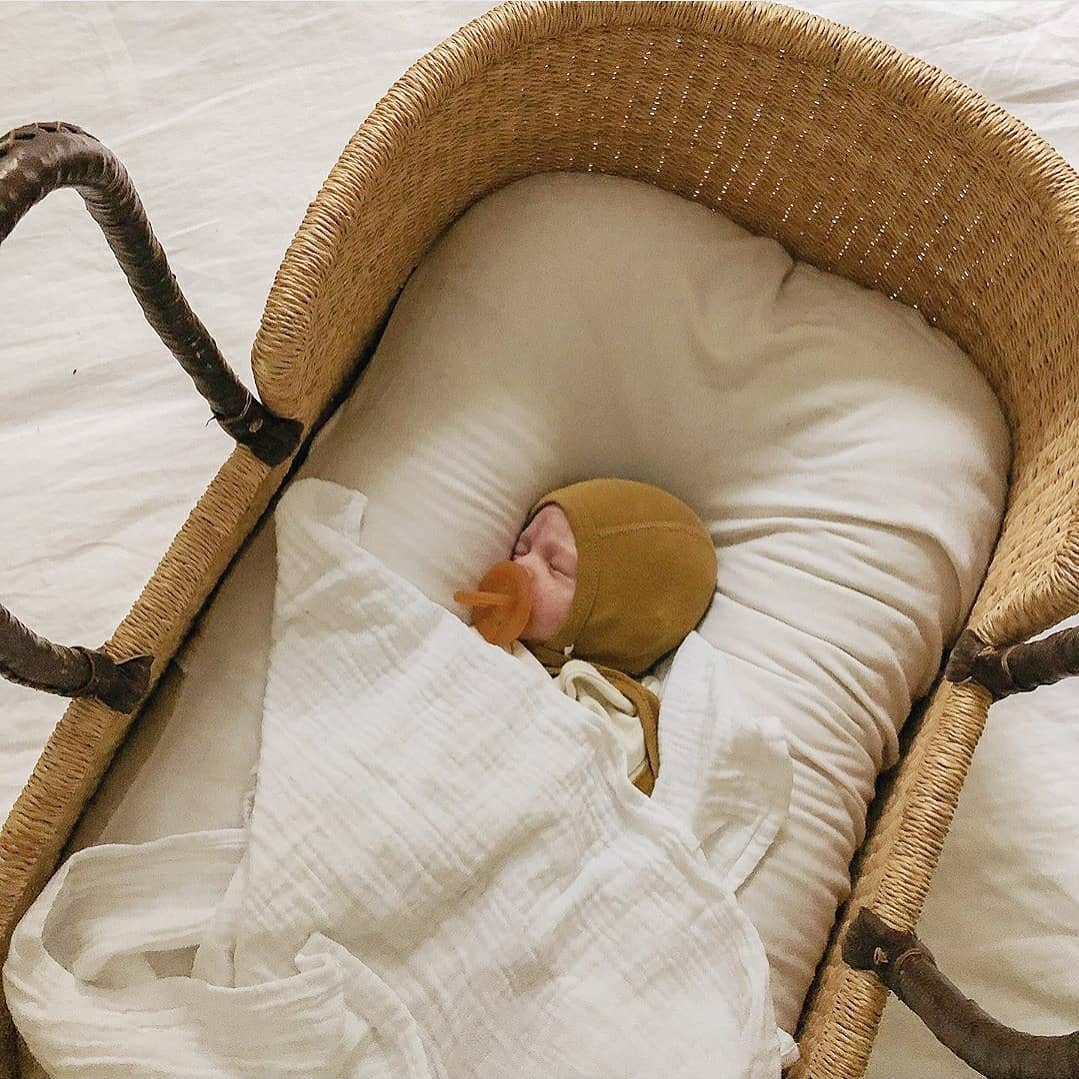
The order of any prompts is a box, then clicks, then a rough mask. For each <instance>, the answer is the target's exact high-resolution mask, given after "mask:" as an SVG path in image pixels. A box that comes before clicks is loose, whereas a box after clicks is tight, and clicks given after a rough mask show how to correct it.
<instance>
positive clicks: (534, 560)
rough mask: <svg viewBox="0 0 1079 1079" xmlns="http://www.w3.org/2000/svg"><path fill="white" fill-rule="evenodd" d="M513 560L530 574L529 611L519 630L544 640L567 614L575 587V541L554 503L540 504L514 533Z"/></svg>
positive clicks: (525, 635)
mask: <svg viewBox="0 0 1079 1079" xmlns="http://www.w3.org/2000/svg"><path fill="white" fill-rule="evenodd" d="M513 561H514V562H516V563H517V564H518V565H519V566H523V567H524V568H525V569H526V570H528V573H529V576H530V577H531V578H532V614H531V615H530V616H529V619H528V625H527V626H525V628H524V633H522V634H521V636H522V637H523V639H524V640H526V641H540V642H542V641H548V640H550V639H551V638H552V637H553V636H554V635H555V634H556V633H557V632H558V631H559V629H560V628H561V626H562V623H563V622H565V620H566V619H567V618H568V617H569V611H570V607H571V606H572V605H573V593H574V591H576V588H577V543H576V541H575V540H574V538H573V529H571V528H570V524H569V518H568V517H567V516H566V515H565V513H564V512H563V511H562V509H561V508H560V507H558V506H544V507H543V509H541V510H540V511H539V513H537V514H536V516H535V517H533V518H532V520H531V521H530V522H529V524H528V527H527V528H526V529H525V530H524V531H523V532H522V533H521V534H520V536H518V537H517V543H516V545H515V546H514V548H513Z"/></svg>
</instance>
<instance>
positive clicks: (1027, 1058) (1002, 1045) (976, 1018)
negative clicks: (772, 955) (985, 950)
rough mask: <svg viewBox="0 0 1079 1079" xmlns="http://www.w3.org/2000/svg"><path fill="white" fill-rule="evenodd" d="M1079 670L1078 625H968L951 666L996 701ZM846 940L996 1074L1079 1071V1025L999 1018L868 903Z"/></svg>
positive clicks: (930, 1022) (967, 1056)
mask: <svg viewBox="0 0 1079 1079" xmlns="http://www.w3.org/2000/svg"><path fill="white" fill-rule="evenodd" d="M1074 674H1079V629H1076V628H1072V629H1062V630H1058V631H1057V632H1056V633H1050V634H1049V635H1048V636H1046V637H1042V638H1039V639H1038V640H1034V641H1023V642H1020V643H1018V644H1006V645H991V644H989V643H988V642H987V641H985V640H983V639H982V638H981V637H980V636H979V635H978V634H977V633H976V632H975V631H974V630H973V629H967V630H966V631H964V633H963V634H962V635H961V636H960V638H959V640H958V641H956V643H955V647H954V648H953V649H952V653H951V656H950V657H949V658H948V664H947V666H946V667H945V670H944V676H945V678H947V679H948V681H950V682H954V683H957V684H963V683H975V684H977V685H980V686H982V687H983V688H984V689H987V690H988V691H989V693H990V694H991V695H992V697H993V700H994V701H997V700H1000V699H1002V698H1003V697H1008V696H1011V695H1012V694H1013V693H1028V692H1030V691H1031V690H1034V689H1037V688H1038V687H1039V686H1046V685H1051V684H1052V683H1054V682H1059V681H1060V680H1061V679H1062V678H1067V677H1069V676H1071V675H1074ZM842 947H843V959H844V961H845V962H846V963H847V965H848V966H850V967H853V968H854V969H855V970H864V971H868V972H870V973H872V974H875V975H876V976H877V978H878V979H879V980H880V981H881V982H882V983H883V984H884V986H885V987H886V988H888V989H890V990H891V991H892V992H893V993H894V994H895V995H896V996H897V997H898V998H899V999H900V1000H901V1001H903V1003H904V1004H906V1005H907V1007H908V1008H910V1010H911V1011H913V1012H914V1014H915V1015H917V1016H918V1018H919V1019H921V1021H922V1022H923V1023H925V1025H926V1027H928V1029H929V1031H930V1032H931V1033H932V1034H933V1036H934V1037H935V1038H936V1039H937V1040H938V1041H939V1042H940V1043H941V1044H942V1045H944V1046H946V1047H947V1048H948V1049H950V1050H951V1051H952V1052H953V1053H955V1055H956V1056H957V1057H959V1058H960V1060H963V1061H965V1062H966V1063H967V1064H969V1065H970V1067H972V1068H973V1069H974V1070H975V1071H977V1072H979V1073H980V1074H981V1075H984V1076H987V1077H988V1079H1079V1030H1076V1031H1074V1032H1073V1033H1070V1034H1059V1035H1038V1034H1027V1033H1024V1032H1023V1031H1021V1030H1016V1029H1014V1028H1013V1027H1009V1026H1006V1025H1005V1024H1004V1023H1001V1022H998V1021H997V1020H996V1019H994V1018H993V1017H992V1016H990V1015H989V1014H987V1013H986V1012H985V1011H983V1010H982V1009H981V1008H980V1007H978V1005H977V1004H975V1003H974V1001H973V1000H969V999H968V998H967V997H965V996H964V995H963V994H962V993H961V992H960V990H959V989H958V988H957V987H956V986H955V985H954V984H953V983H952V982H951V981H949V980H948V979H947V978H946V977H945V976H944V975H943V974H942V973H941V972H940V970H939V969H938V968H937V964H936V960H935V959H934V958H933V955H932V953H931V952H930V951H929V949H928V948H927V947H926V946H925V945H924V944H923V943H922V942H921V941H920V940H919V939H918V938H917V937H916V936H915V935H914V933H912V932H909V931H903V930H899V929H895V928H893V927H892V926H890V925H888V923H887V922H885V921H884V920H883V919H882V918H880V917H879V916H878V915H876V914H874V913H873V911H871V910H869V909H867V908H865V907H863V908H862V909H861V910H859V911H858V914H857V916H856V917H855V918H854V920H853V922H851V924H850V927H849V929H848V930H847V933H846V935H845V936H844V938H843V946H842Z"/></svg>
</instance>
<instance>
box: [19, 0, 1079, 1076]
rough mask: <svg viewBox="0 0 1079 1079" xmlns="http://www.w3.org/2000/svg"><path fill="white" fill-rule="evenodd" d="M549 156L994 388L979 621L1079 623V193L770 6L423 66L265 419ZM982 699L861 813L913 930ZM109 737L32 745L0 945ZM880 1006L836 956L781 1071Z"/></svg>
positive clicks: (180, 549) (375, 137)
mask: <svg viewBox="0 0 1079 1079" xmlns="http://www.w3.org/2000/svg"><path fill="white" fill-rule="evenodd" d="M566 169H573V170H580V171H596V172H604V173H613V174H618V175H622V176H629V177H633V178H636V179H639V180H642V181H644V182H648V183H652V184H655V185H657V186H660V187H663V188H666V189H669V190H671V191H674V192H676V193H678V194H681V195H683V196H684V197H686V198H689V199H694V200H697V201H700V202H702V203H704V204H705V205H707V206H710V207H713V208H715V209H717V210H720V211H722V212H723V213H725V214H727V215H728V216H730V217H732V218H733V219H734V220H736V221H737V222H739V223H740V224H742V225H744V226H746V227H748V228H750V229H753V230H755V231H758V232H762V233H766V234H768V235H770V236H773V237H775V238H776V239H778V240H780V241H781V242H782V243H783V244H784V245H785V246H786V247H787V248H788V250H790V251H791V252H792V253H793V254H794V255H796V256H797V257H799V258H802V259H806V260H808V261H810V262H812V263H815V264H816V265H818V266H820V267H822V268H824V269H827V270H831V271H834V272H837V273H841V274H843V275H845V276H847V277H849V278H852V279H853V280H855V281H857V282H859V283H861V284H865V285H869V286H871V287H874V288H876V289H878V290H880V291H882V292H884V293H886V294H888V295H891V296H893V297H896V298H898V299H900V300H902V301H903V302H905V303H908V304H911V305H914V306H916V307H918V308H919V309H921V310H922V311H923V313H924V314H925V315H926V316H927V317H928V318H929V320H930V321H931V322H933V323H935V324H937V325H938V326H940V327H941V328H942V329H944V330H945V331H946V332H947V333H948V334H950V335H951V336H952V338H953V339H954V340H956V341H957V342H958V343H959V344H960V345H961V346H962V347H963V348H964V349H965V350H966V351H967V352H968V353H970V355H971V356H972V357H973V359H974V360H975V361H976V362H977V363H978V365H979V366H980V367H981V369H982V370H983V371H984V372H985V374H986V376H987V378H988V379H989V381H990V383H991V384H992V386H993V388H994V389H995V390H996V392H997V394H998V396H999V398H1000V400H1001V403H1002V406H1003V408H1004V411H1005V414H1006V416H1007V419H1008V422H1009V425H1010V427H1011V431H1012V437H1013V451H1014V460H1013V468H1012V477H1011V479H1012V486H1011V490H1010V495H1009V505H1008V511H1007V516H1006V519H1005V522H1004V526H1003V530H1002V533H1001V536H1000V540H999V544H998V548H997V551H996V553H995V556H994V559H993V562H992V565H991V567H990V570H989V573H988V576H987V580H986V583H985V586H984V588H983V589H982V592H981V594H980V596H979V599H978V601H977V604H976V607H975V611H974V613H973V615H972V619H971V623H972V625H973V626H974V627H975V628H976V629H977V631H978V633H979V634H980V636H981V637H982V638H983V639H984V640H985V641H987V642H988V643H993V644H995V643H1003V642H1005V641H1008V640H1014V639H1019V638H1022V637H1026V636H1028V635H1031V634H1033V633H1036V632H1039V631H1040V630H1042V629H1044V628H1047V627H1048V626H1050V625H1052V624H1053V623H1054V622H1056V621H1057V620H1059V619H1060V618H1061V617H1063V616H1064V615H1066V614H1069V613H1071V612H1073V611H1074V610H1076V608H1077V607H1079V571H1077V566H1079V524H1077V522H1076V517H1075V498H1074V490H1075V486H1076V482H1077V478H1079V460H1077V459H1076V457H1075V455H1074V454H1070V453H1069V452H1068V451H1069V447H1070V446H1071V445H1074V443H1075V438H1076V434H1077V432H1076V424H1077V423H1079V419H1077V418H1076V417H1077V410H1076V408H1075V405H1076V403H1077V401H1079V363H1077V362H1076V360H1077V347H1079V341H1077V336H1079V320H1076V319H1075V318H1074V315H1073V304H1074V299H1073V298H1074V296H1075V294H1076V288H1077V285H1079V183H1077V180H1076V176H1075V174H1074V173H1073V172H1072V170H1071V169H1070V168H1068V166H1067V165H1066V164H1065V163H1064V162H1063V161H1061V159H1060V158H1059V157H1058V156H1057V155H1056V154H1055V153H1054V152H1053V151H1052V150H1051V149H1050V148H1049V147H1048V146H1047V145H1046V144H1045V143H1044V142H1042V141H1041V140H1040V139H1038V138H1037V137H1036V136H1035V135H1034V134H1033V133H1031V132H1030V131H1029V130H1028V129H1027V128H1025V127H1024V126H1023V125H1022V124H1020V123H1019V122H1017V121H1016V120H1014V119H1013V118H1011V117H1010V116H1008V115H1007V114H1006V113H1004V112H1003V111H1002V110H1000V109H998V108H996V107H995V106H993V105H991V104H990V103H988V102H986V101H985V100H984V99H983V98H981V97H980V96H978V95H977V94H975V93H973V92H972V91H970V90H969V89H967V88H965V87H963V86H962V85H961V84H959V83H957V82H955V81H954V80H953V79H951V78H949V77H948V76H946V75H943V74H942V73H940V72H938V71H936V70H935V69H933V68H931V67H929V66H928V65H926V64H924V63H922V62H920V61H917V60H913V59H911V58H909V57H906V56H904V55H903V54H901V53H899V52H897V51H896V50H894V49H892V48H890V47H888V46H886V45H883V44H881V43H879V42H876V41H873V40H871V39H869V38H866V37H863V36H861V35H859V34H855V33H853V32H850V31H847V30H844V29H842V28H840V27H838V26H835V25H834V24H831V23H828V22H826V21H824V20H821V19H817V18H815V17H812V16H809V15H805V14H803V13H800V12H796V11H792V10H789V9H786V8H781V7H777V6H772V5H759V4H744V5H733V4H731V5H727V4H724V5H715V6H713V5H711V4H681V3H622V2H615V3H583V4H563V3H543V4H535V5H531V4H517V3H513V4H507V5H505V6H503V7H500V8H498V9H496V10H494V11H492V12H490V13H489V14H487V15H486V16H484V17H483V18H481V19H479V20H478V21H477V22H475V23H472V24H471V25H469V26H468V27H466V28H465V29H463V30H462V31H460V32H459V33H457V34H456V35H454V37H453V38H451V39H450V40H449V41H447V42H446V43H445V44H443V45H442V46H440V47H439V48H437V49H435V50H434V51H432V52H431V53H429V54H428V55H427V56H426V57H424V58H423V59H422V60H421V61H420V62H419V63H418V64H416V65H415V66H414V67H413V68H412V69H411V70H410V71H409V72H408V73H407V74H406V75H405V76H404V77H403V78H402V79H401V80H400V81H399V82H398V83H397V85H396V86H394V88H393V89H392V90H391V91H390V92H389V93H388V94H387V96H386V97H385V98H384V99H383V101H382V102H381V103H380V104H379V105H378V107H377V108H376V109H375V111H374V112H373V114H372V115H371V117H370V118H369V119H368V120H367V121H366V122H365V123H364V125H363V126H362V127H361V128H360V129H359V131H358V132H357V133H356V135H355V136H354V137H353V138H352V140H351V141H350V142H349V144H348V146H347V147H346V149H345V151H344V153H343V154H342V156H341V158H340V160H339V161H338V163H337V165H336V166H335V167H334V169H333V171H332V172H331V173H330V176H329V178H328V179H327V181H326V183H325V185H324V187H323V189H322V191H321V192H320V193H319V196H318V198H317V199H316V201H315V202H314V204H313V205H312V206H311V208H310V210H309V211H308V214H307V216H306V218H305V220H304V222H303V225H302V226H301V228H300V230H299V232H298V234H297V236H296V239H295V240H294V242H293V244H292V245H291V247H290V248H289V251H288V253H287V255H286V257H285V259H284V261H283V263H282V266H281V268H280V270H279V271H278V274H277V277H276V279H275V282H274V286H273V289H272V291H271V293H270V297H269V299H268V302H267V307H266V313H265V316H264V319H263V323H262V326H261V328H260V331H259V334H258V337H257V339H256V342H255V348H254V356H253V363H254V370H255V377H256V380H257V383H258V386H259V389H260V392H261V394H262V397H263V400H264V401H265V402H266V404H267V405H268V406H269V407H270V408H271V409H273V410H274V411H276V412H278V413H279V414H282V415H289V416H296V417H299V418H300V419H302V420H304V421H305V423H308V424H309V423H310V422H311V421H312V420H314V419H315V418H316V417H317V416H318V415H319V413H320V412H321V411H322V409H323V408H324V407H325V406H326V404H327V402H328V401H329V400H330V399H331V398H332V396H333V395H334V393H335V392H336V391H337V390H338V389H339V388H340V387H341V386H342V385H343V384H344V383H345V382H346V380H347V378H348V376H349V374H350V372H351V371H352V369H353V368H354V366H355V363H356V360H357V357H358V356H359V355H360V353H361V351H362V349H363V347H364V345H365V344H366V343H367V342H368V341H369V340H370V338H371V337H372V335H373V333H374V332H375V328H376V327H377V325H378V323H379V321H380V320H381V318H382V317H383V315H384V313H385V311H386V309H387V307H388V305H389V304H390V302H391V301H392V298H393V297H394V295H395V294H396V292H397V291H398V289H399V288H400V287H401V285H402V284H403V283H404V281H405V280H406V279H407V277H408V275H409V273H410V272H411V270H412V269H413V267H414V266H415V265H416V264H417V262H418V261H419V260H420V258H421V257H422V255H423V253H424V251H425V250H426V249H427V248H428V247H429V246H430V244H431V243H432V241H433V240H434V239H435V238H436V237H437V236H438V235H439V234H440V233H441V232H442V231H443V230H444V229H445V228H446V227H447V226H448V225H449V224H450V223H451V222H452V221H453V220H454V218H455V217H456V216H458V215H459V214H460V213H461V212H463V211H464V210H465V209H467V207H468V206H469V205H471V204H472V203H473V202H474V201H476V200H477V199H478V198H480V197H482V196H483V195H484V194H486V193H488V192H490V191H493V190H495V189H497V188H499V187H501V186H503V185H505V184H507V183H509V182H511V181H513V180H514V179H518V178H520V177H523V176H527V175H529V174H532V173H536V172H543V171H550V170H566ZM897 362H901V359H897ZM242 461H244V459H243V458H242V455H241V456H240V457H237V456H234V458H233V459H232V460H231V461H230V462H229V465H227V466H226V468H225V469H224V470H223V471H222V474H221V475H220V476H219V477H218V479H217V480H215V482H214V485H213V486H212V487H211V489H210V491H209V492H208V493H207V496H206V499H204V504H202V503H200V508H199V509H196V511H195V514H194V515H193V517H192V520H191V521H189V523H188V526H187V527H186V529H185V533H183V534H181V536H180V538H179V539H178V540H177V543H176V544H175V545H174V547H173V549H172V550H171V551H170V552H169V554H168V555H167V556H166V558H165V560H164V561H163V562H162V565H161V567H160V568H159V570H158V571H157V573H156V574H155V577H154V578H153V580H152V581H151V582H150V584H149V585H148V586H147V591H146V593H144V596H143V597H142V599H140V605H139V606H137V607H136V611H135V612H133V613H132V616H131V618H130V619H129V620H128V622H125V625H124V627H122V628H121V633H122V634H123V643H124V644H125V646H126V647H128V648H129V649H138V650H146V651H151V650H152V651H154V654H155V655H156V656H157V657H158V658H159V660H164V659H166V658H167V657H168V656H169V655H171V654H172V651H173V650H174V649H175V647H176V645H177V643H178V641H179V639H180V637H181V635H182V633H183V632H184V631H185V630H186V627H187V625H188V622H189V620H190V618H191V616H192V614H193V612H194V610H195V609H197V607H198V605H199V603H200V602H201V598H200V597H202V596H204V595H205V594H206V592H207V591H208V589H209V587H210V586H211V585H212V583H213V582H214V580H216V577H217V575H218V574H219V573H220V572H221V571H222V570H223V568H224V566H225V564H226V563H227V560H228V559H229V558H230V557H231V555H232V554H233V552H234V551H235V549H236V547H237V545H238V543H239V542H240V540H241V539H242V537H243V535H244V534H245V530H246V529H248V528H250V526H251V524H252V523H253V521H254V519H255V517H256V516H257V513H258V512H259V510H260V509H261V508H262V506H263V505H264V504H265V501H266V499H267V498H268V497H269V494H270V492H271V491H272V489H273V487H274V486H275V485H276V483H277V482H279V479H280V477H279V476H274V475H269V474H266V473H265V472H261V473H260V472H258V470H255V471H252V469H253V466H252V465H251V463H250V462H249V461H247V462H246V463H245V464H241V462H242ZM942 482H947V477H946V476H942ZM226 492H227V493H226ZM241 511H246V512H241ZM177 581H180V582H182V584H177V583H175V582H177ZM119 639H120V638H119V637H118V640H119ZM987 707H988V695H987V694H986V693H985V692H984V691H982V690H979V689H977V688H973V687H969V686H961V687H953V686H943V687H942V688H940V689H939V690H938V691H937V692H936V694H935V695H934V697H933V699H932V701H931V703H930V705H929V707H928V708H927V710H926V712H925V714H924V716H922V717H921V719H920V720H919V721H918V724H917V730H916V733H915V735H914V737H913V738H912V740H911V743H910V747H909V750H908V752H907V754H906V755H905V757H904V760H903V762H902V764H901V765H900V766H899V768H898V769H897V770H896V773H895V775H894V776H893V777H891V780H890V783H889V784H888V788H887V793H886V794H885V795H883V796H882V800H881V802H880V804H879V805H878V806H877V807H876V813H875V815H874V821H873V824H872V827H871V831H870V834H869V837H868V839H867V841H866V844H865V846H864V849H863V851H862V853H861V855H860V857H859V859H858V862H857V865H856V872H855V881H854V893H853V900H852V904H851V905H852V906H854V907H857V906H860V905H865V904H868V905H872V906H873V907H874V908H875V909H876V910H878V911H879V912H880V913H881V914H883V915H884V916H885V917H887V918H888V920H889V921H891V922H892V923H893V924H895V925H897V926H901V927H913V925H914V924H915V922H916V921H917V918H918V916H919V914H920V912H921V909H922V904H923V902H924V899H925V896H926V892H927V890H928V887H929V881H930V878H931V876H932V873H933V870H934V868H935V865H936V862H937V858H938V856H939V853H940V849H941V845H942V843H943V840H944V836H945V833H946V832H947V829H948V826H949V824H950V822H951V818H952V815H953V813H954V811H955V806H956V802H957V799H958V796H959V791H960V788H961V786H962V783H963V779H964V777H965V775H966V773H967V769H968V767H969V764H970V759H971V756H972V754H973V751H974V748H975V746H976V744H977V741H978V737H979V735H980V733H981V730H982V727H983V725H984V722H985V717H986V710H987ZM122 733H123V726H122V725H119V724H118V721H117V720H116V717H115V716H111V715H110V714H109V713H107V711H106V710H104V709H101V708H99V707H96V706H94V705H87V704H78V705H75V706H73V707H72V708H71V709H70V710H69V712H68V714H67V716H66V717H65V719H64V721H63V723H62V724H61V726H60V728H58V730H57V732H56V734H55V735H54V738H53V739H52V740H51V741H50V744H49V747H48V748H47V749H46V752H45V755H44V756H43V758H42V763H41V765H40V766H39V769H38V771H37V772H36V773H35V776H34V778H33V780H32V781H31V784H30V786H29V787H28V788H27V792H26V793H25V794H24V796H23V798H22V799H21V800H20V802H19V804H18V805H17V806H16V810H15V811H14V813H13V817H12V820H10V821H9V823H8V826H7V827H5V830H4V833H3V836H2V837H0V847H2V850H3V852H4V858H5V861H4V866H3V880H2V884H3V886H4V900H3V901H4V902H5V903H6V904H7V905H6V907H5V923H4V924H5V926H7V931H8V932H10V925H11V918H13V917H16V916H17V915H18V914H19V913H21V909H22V908H23V907H24V906H25V903H26V902H27V901H28V900H29V898H30V897H31V896H32V895H33V894H35V893H36V890H37V888H38V887H39V886H40V883H41V882H42V881H43V880H44V878H45V876H46V874H47V872H48V871H49V869H50V868H51V865H52V859H53V858H54V856H55V854H56V851H57V850H58V849H59V847H58V844H57V838H58V837H62V835H65V834H66V829H67V827H68V826H69V824H70V821H71V820H73V819H74V815H75V813H77V812H78V809H79V807H80V806H81V804H82V800H83V799H84V798H85V796H86V794H87V793H88V792H89V790H90V789H91V788H92V786H93V783H94V782H96V779H97V776H98V775H99V774H100V771H101V769H102V768H103V767H104V765H105V763H106V762H107V760H108V758H109V756H110V754H111V752H112V749H113V747H114V746H115V744H116V743H117V742H118V740H119V738H120V737H121V736H122ZM72 777H74V778H72ZM61 841H62V839H61ZM9 858H10V859H12V861H11V862H10V864H9V862H8V859H9ZM13 884H17V886H18V887H17V889H16V891H15V892H14V893H11V894H9V890H10V886H12V885H13ZM12 894H14V895H15V896H16V898H15V899H14V900H13V899H12V898H11V895H12ZM882 1005H883V993H882V991H881V990H880V989H879V988H878V987H877V986H876V985H875V983H874V982H873V981H872V980H870V979H869V978H867V977H866V976H864V975H861V974H856V973H854V972H853V971H850V970H848V969H847V968H846V967H845V966H844V965H843V964H842V963H841V961H840V960H839V957H838V951H837V949H836V948H835V946H834V943H833V947H832V948H831V950H830V951H829V954H828V956H827V958H826V961H825V963H824V964H823V965H822V967H821V970H820V972H819V975H818V980H817V984H816V987H815V989H814V992H813V994H812V995H811V998H810V1002H809V1003H808V1004H807V1008H806V1012H805V1014H804V1016H803V1024H802V1029H801V1036H800V1043H801V1047H802V1051H803V1061H802V1063H801V1064H800V1065H799V1066H798V1068H797V1069H796V1072H797V1074H798V1075H813V1076H819V1077H848V1076H850V1077H855V1076H860V1075H861V1074H863V1072H864V1069H865V1067H866V1064H867V1061H868V1056H869V1052H870V1048H871V1046H872V1041H873V1037H874V1035H875V1033H876V1029H877V1025H878V1022H879V1018H880V1012H881V1008H882Z"/></svg>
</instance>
